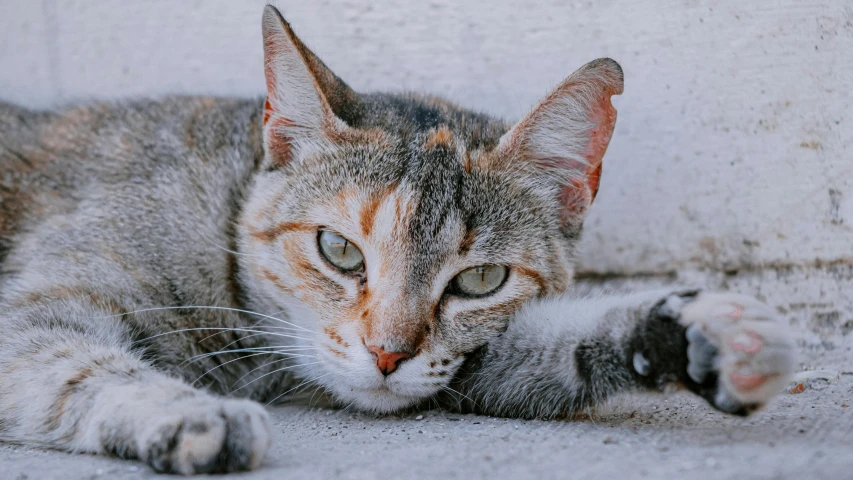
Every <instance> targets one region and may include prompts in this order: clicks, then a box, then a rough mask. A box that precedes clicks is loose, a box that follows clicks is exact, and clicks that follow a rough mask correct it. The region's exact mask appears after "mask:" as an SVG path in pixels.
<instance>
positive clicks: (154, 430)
mask: <svg viewBox="0 0 853 480" xmlns="http://www.w3.org/2000/svg"><path fill="white" fill-rule="evenodd" d="M168 410H170V411H171V412H172V413H170V414H168V415H163V416H158V417H155V418H152V419H151V421H150V422H148V425H147V427H146V428H145V430H144V433H143V434H142V436H141V442H140V443H142V445H141V446H140V452H141V455H140V456H141V458H142V459H144V460H145V461H146V462H148V464H149V465H151V467H152V468H153V469H154V470H156V471H157V472H160V473H179V474H183V475H192V474H197V473H227V472H235V471H242V470H251V469H254V468H257V467H258V466H260V463H261V460H262V459H263V456H264V454H265V453H266V450H267V448H268V447H269V444H270V438H271V435H270V430H269V422H268V417H267V414H266V412H265V411H264V409H263V408H262V407H261V406H260V405H258V404H256V403H254V402H250V401H247V400H219V399H191V401H189V402H182V404H181V405H176V406H171V407H169V408H168Z"/></svg>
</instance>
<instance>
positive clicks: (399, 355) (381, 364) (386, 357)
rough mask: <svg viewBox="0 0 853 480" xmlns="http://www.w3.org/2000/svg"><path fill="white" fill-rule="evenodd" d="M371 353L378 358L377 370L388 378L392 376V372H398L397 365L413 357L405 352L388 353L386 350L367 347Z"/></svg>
mask: <svg viewBox="0 0 853 480" xmlns="http://www.w3.org/2000/svg"><path fill="white" fill-rule="evenodd" d="M367 349H368V350H370V353H372V354H373V356H374V357H376V368H378V369H379V371H380V372H382V375H385V376H386V377H387V376H388V375H391V372H393V371H394V370H397V365H398V364H399V363H400V362H402V361H403V360H405V359H407V358H409V357H411V355H409V354H408V353H405V352H386V351H385V349H384V348H382V347H377V346H375V345H374V346H369V347H367Z"/></svg>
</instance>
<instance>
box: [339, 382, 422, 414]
mask: <svg viewBox="0 0 853 480" xmlns="http://www.w3.org/2000/svg"><path fill="white" fill-rule="evenodd" d="M331 393H332V394H333V395H334V397H335V398H336V399H337V400H338V401H339V402H340V403H342V404H344V405H347V406H352V407H354V408H357V409H359V410H362V411H366V412H372V413H392V412H396V411H399V410H403V409H406V408H409V407H413V406H415V405H416V404H418V403H419V402H420V401H422V400H423V398H424V397H423V396H413V395H403V394H400V393H397V392H394V391H392V390H391V389H389V388H388V387H387V386H385V385H383V386H380V387H378V388H355V387H350V388H348V387H345V386H341V387H340V388H333V389H331Z"/></svg>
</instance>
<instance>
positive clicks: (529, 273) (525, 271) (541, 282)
mask: <svg viewBox="0 0 853 480" xmlns="http://www.w3.org/2000/svg"><path fill="white" fill-rule="evenodd" d="M513 269H514V270H515V271H516V272H518V274H519V275H522V276H525V277H527V278H529V279H531V280H533V282H534V283H535V284H536V287H537V288H538V289H539V291H538V292H537V293H538V294H539V295H544V294H545V293H547V292H548V284H547V283H546V282H545V279H544V278H542V275H540V274H539V272H536V271H534V270H531V269H529V268H525V267H513Z"/></svg>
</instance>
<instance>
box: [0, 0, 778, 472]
mask: <svg viewBox="0 0 853 480" xmlns="http://www.w3.org/2000/svg"><path fill="white" fill-rule="evenodd" d="M262 25H263V39H264V42H263V46H264V53H265V59H266V62H265V73H266V85H267V95H266V98H265V100H264V99H248V100H247V99H230V98H207V97H173V98H164V99H160V100H143V101H125V102H116V103H98V104H92V105H86V106H73V107H68V108H65V109H62V110H59V111H55V112H35V111H30V110H26V109H23V108H19V107H16V106H14V105H11V104H5V103H4V104H0V166H1V167H2V172H1V173H2V175H0V304H2V306H0V325H2V332H3V334H2V336H0V439H3V440H5V441H12V442H19V443H24V444H33V445H43V446H47V447H52V448H58V449H64V450H69V451H79V452H93V453H101V454H111V455H117V456H120V457H124V458H137V459H140V460H142V461H145V462H147V463H148V464H150V465H151V466H152V467H153V468H154V469H155V470H157V471H161V472H177V473H183V474H192V473H200V472H230V471H236V470H244V469H252V468H256V467H258V466H259V465H260V463H261V461H262V458H263V456H264V453H265V451H266V450H267V448H268V446H269V443H270V438H271V436H270V426H269V421H268V417H267V414H266V413H265V411H264V408H263V407H262V406H261V404H259V403H256V401H259V402H263V403H272V402H275V401H277V400H279V399H282V398H287V397H288V395H290V394H291V393H292V392H298V391H300V390H302V389H304V388H306V387H309V386H310V387H321V388H322V389H323V390H324V391H325V392H327V393H328V394H329V395H330V396H332V397H333V398H334V399H336V401H338V402H339V403H340V404H341V405H347V406H352V407H354V408H358V409H362V410H366V411H372V412H377V413H385V412H392V411H397V410H400V409H407V408H417V407H418V406H419V405H425V404H426V403H427V402H431V401H436V400H437V401H439V402H442V404H443V405H444V407H445V408H447V409H450V410H453V411H464V412H479V413H483V414H489V415H502V416H510V417H525V418H528V417H539V418H550V417H554V416H557V415H563V414H568V413H571V412H574V411H577V410H579V409H586V408H589V407H591V406H594V405H596V404H597V403H600V402H602V401H603V400H605V399H607V398H609V397H611V396H613V395H614V394H618V393H620V392H627V391H660V390H663V389H665V388H666V387H668V386H671V385H677V386H680V387H683V388H686V389H687V390H689V391H691V392H694V393H695V394H697V395H699V396H701V397H703V398H704V399H706V400H707V401H708V402H709V403H710V404H711V405H713V406H714V407H716V408H717V409H719V410H722V411H724V412H729V413H734V414H748V413H750V412H752V411H754V410H755V409H756V408H758V407H759V406H760V405H762V404H763V403H765V402H766V401H768V400H769V399H770V398H771V397H772V396H773V395H775V394H776V393H778V392H779V391H780V390H781V389H782V388H783V386H784V384H785V382H786V381H787V378H788V376H789V374H790V373H791V372H792V370H793V368H794V364H795V360H794V346H793V343H792V341H791V339H790V338H789V334H788V333H786V331H785V329H784V326H783V325H782V324H780V323H779V322H778V321H777V319H776V315H775V314H774V312H773V311H772V310H771V309H769V308H768V307H766V306H764V305H763V304H761V303H759V302H758V301H757V300H754V299H752V298H749V297H745V296H741V295H735V294H727V293H723V294H715V293H706V292H703V291H699V290H692V289H668V290H663V291H655V292H647V293H634V294H629V295H624V296H608V295H604V294H602V293H596V292H590V291H586V292H578V291H576V289H573V287H572V276H573V265H572V258H573V255H574V251H575V248H576V245H577V242H578V238H579V235H580V233H581V224H582V220H583V218H584V215H585V214H586V212H587V210H588V209H589V207H590V204H591V203H592V201H593V199H594V198H595V194H596V192H597V190H598V184H599V179H600V177H601V172H602V170H601V165H602V156H603V155H604V152H605V149H606V148H607V144H608V141H609V140H610V136H611V133H612V132H613V128H614V124H615V120H616V112H615V110H614V108H613V107H612V105H611V103H610V97H611V96H612V95H616V94H620V93H622V71H621V69H620V67H619V65H618V64H617V63H616V62H614V61H613V60H610V59H599V60H595V61H593V62H590V63H588V64H587V65H585V66H583V67H582V68H581V69H580V70H578V71H577V72H575V73H574V74H572V75H571V76H570V77H568V78H567V79H566V80H565V81H563V82H562V83H560V84H559V85H558V86H557V87H556V88H555V89H554V90H553V91H552V92H551V93H550V94H549V95H548V96H546V97H545V98H544V99H543V100H542V101H541V102H540V103H539V104H538V105H537V106H536V107H535V108H534V109H533V110H532V111H531V112H530V113H529V114H528V115H527V116H525V117H524V118H523V119H521V120H520V121H519V122H518V123H516V124H515V125H508V124H506V123H504V122H502V121H500V120H497V119H494V118H492V117H489V116H486V115H483V114H479V113H473V112H471V111H468V110H464V109H461V108H459V107H457V106H455V105H453V104H451V103H449V102H447V101H445V100H442V99H440V98H435V97H428V96H422V95H413V94H382V93H379V94H360V93H356V92H354V91H353V90H351V89H350V88H349V87H348V86H347V85H346V84H345V83H344V82H343V81H342V80H341V79H340V78H338V77H337V76H336V75H335V74H334V73H332V72H331V71H330V70H329V69H328V68H327V67H326V66H325V65H324V64H323V63H322V62H321V61H320V59H319V58H317V56H315V55H314V54H313V53H312V52H311V51H310V50H308V48H306V46H305V45H304V44H303V43H302V42H301V41H300V40H299V39H298V38H297V37H296V36H295V34H294V33H293V31H292V30H291V28H290V26H289V25H288V23H287V22H286V21H285V20H284V19H283V18H282V17H281V15H280V14H279V12H278V11H277V10H276V9H275V8H273V7H271V6H268V7H266V10H265V11H264V15H263V24H262ZM241 397H242V398H241Z"/></svg>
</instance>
